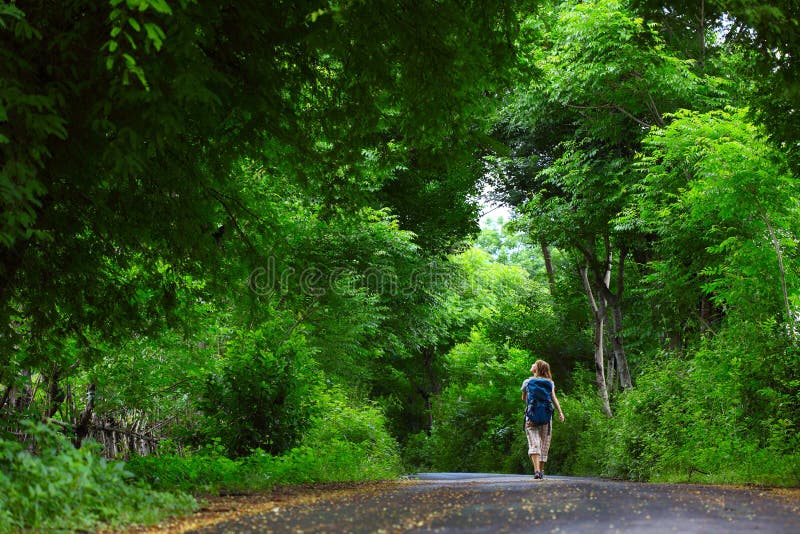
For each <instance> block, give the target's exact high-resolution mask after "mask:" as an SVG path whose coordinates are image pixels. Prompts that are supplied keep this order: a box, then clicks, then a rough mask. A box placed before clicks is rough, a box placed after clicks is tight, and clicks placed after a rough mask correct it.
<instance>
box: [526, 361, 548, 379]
mask: <svg viewBox="0 0 800 534" xmlns="http://www.w3.org/2000/svg"><path fill="white" fill-rule="evenodd" d="M531 371H533V374H535V375H536V376H541V377H542V378H549V379H550V380H552V379H553V375H551V374H550V364H549V363H547V362H546V361H544V360H536V361H535V362H534V364H533V366H532V367H531Z"/></svg>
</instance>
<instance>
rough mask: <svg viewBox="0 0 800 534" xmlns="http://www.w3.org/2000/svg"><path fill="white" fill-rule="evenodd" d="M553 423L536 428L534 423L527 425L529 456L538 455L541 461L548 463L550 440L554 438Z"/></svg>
mask: <svg viewBox="0 0 800 534" xmlns="http://www.w3.org/2000/svg"><path fill="white" fill-rule="evenodd" d="M552 426H553V423H552V421H551V422H549V423H547V424H546V425H537V426H534V425H533V424H532V423H525V436H526V437H527V438H528V456H530V455H531V454H538V455H539V459H540V460H541V461H543V462H546V461H547V452H548V451H549V450H550V438H551V437H552V432H551V430H552Z"/></svg>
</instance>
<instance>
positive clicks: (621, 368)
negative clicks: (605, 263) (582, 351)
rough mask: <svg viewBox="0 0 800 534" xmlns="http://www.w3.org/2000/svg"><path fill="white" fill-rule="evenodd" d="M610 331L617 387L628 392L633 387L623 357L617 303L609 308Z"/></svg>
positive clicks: (620, 308)
mask: <svg viewBox="0 0 800 534" xmlns="http://www.w3.org/2000/svg"><path fill="white" fill-rule="evenodd" d="M611 330H612V332H613V334H612V336H611V348H612V350H613V351H614V360H615V361H616V364H617V375H618V376H619V385H620V386H622V389H623V390H629V389H631V388H632V387H633V382H632V381H631V371H630V369H629V368H628V358H627V356H625V346H624V345H623V343H622V306H621V305H620V303H619V302H615V303H614V304H613V305H612V306H611Z"/></svg>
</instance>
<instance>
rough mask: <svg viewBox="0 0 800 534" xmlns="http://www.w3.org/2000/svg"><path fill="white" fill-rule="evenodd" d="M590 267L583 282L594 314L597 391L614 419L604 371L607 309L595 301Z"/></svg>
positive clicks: (600, 301)
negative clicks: (590, 279) (590, 281)
mask: <svg viewBox="0 0 800 534" xmlns="http://www.w3.org/2000/svg"><path fill="white" fill-rule="evenodd" d="M588 270H589V269H588V267H583V268H582V269H581V280H583V288H584V290H585V291H586V297H587V298H588V299H589V304H590V306H591V307H592V312H593V313H594V339H593V345H594V375H595V382H596V383H597V391H598V394H599V395H600V401H601V402H602V409H603V413H604V414H606V416H607V417H613V414H612V413H611V404H610V403H609V401H608V389H607V388H606V376H605V371H604V369H603V367H604V365H603V360H604V355H603V343H604V341H603V331H604V329H605V319H606V313H607V312H606V307H605V303H604V302H603V300H602V299H600V300H599V301H598V300H596V299H595V297H594V293H593V292H592V287H591V285H590V284H589V274H588Z"/></svg>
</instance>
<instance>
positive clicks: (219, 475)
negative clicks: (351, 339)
mask: <svg viewBox="0 0 800 534" xmlns="http://www.w3.org/2000/svg"><path fill="white" fill-rule="evenodd" d="M322 383H323V384H325V381H322ZM312 391H315V394H314V395H313V398H314V399H315V401H316V405H315V406H314V415H313V417H311V421H310V428H309V429H308V430H307V432H306V433H305V435H304V437H303V439H302V441H301V442H300V443H299V444H298V445H297V446H296V447H293V448H292V449H290V450H288V451H286V452H285V453H284V454H282V455H272V454H270V453H268V452H266V451H264V450H262V449H254V450H251V451H250V453H249V454H248V455H246V456H241V457H238V458H236V459H231V458H228V457H226V456H225V452H226V447H225V446H223V445H221V444H219V440H218V441H217V443H218V444H217V445H216V446H213V445H212V446H206V447H203V448H202V449H200V450H198V451H196V452H193V453H189V454H183V455H178V454H164V455H161V456H147V457H140V458H135V459H133V460H131V461H130V462H129V463H128V467H129V468H130V469H131V471H133V472H134V473H136V474H137V476H139V477H140V478H141V479H142V480H145V481H147V482H148V483H149V484H151V485H152V486H153V487H156V488H159V489H163V490H182V491H191V492H194V493H218V492H231V491H257V490H263V489H268V488H270V487H273V486H275V485H281V484H300V483H306V482H339V481H352V480H376V479H387V478H394V477H397V476H398V475H399V474H400V473H401V465H400V456H399V450H398V446H397V442H396V441H395V440H394V438H392V437H391V436H390V435H389V433H388V431H387V430H386V421H385V418H384V416H383V413H382V412H381V410H380V409H379V408H378V407H377V406H375V405H372V404H368V403H366V402H357V401H351V400H350V399H349V398H348V396H347V393H346V392H345V391H344V390H343V389H341V388H338V387H331V388H330V389H328V388H326V387H324V386H322V385H317V386H316V387H315V388H312Z"/></svg>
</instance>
